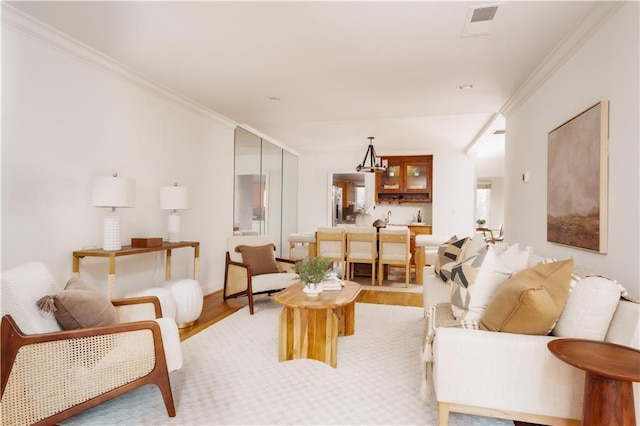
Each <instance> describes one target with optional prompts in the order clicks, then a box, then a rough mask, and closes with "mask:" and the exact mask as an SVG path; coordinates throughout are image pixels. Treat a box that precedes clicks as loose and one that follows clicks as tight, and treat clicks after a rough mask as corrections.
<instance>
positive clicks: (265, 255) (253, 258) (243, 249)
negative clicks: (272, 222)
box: [236, 244, 280, 276]
mask: <svg viewBox="0 0 640 426" xmlns="http://www.w3.org/2000/svg"><path fill="white" fill-rule="evenodd" d="M275 249H276V247H275V246H274V245H273V244H265V245H263V246H238V247H236V251H237V252H239V253H240V254H242V262H243V263H246V264H247V265H249V268H251V275H252V276H255V275H262V274H273V273H277V272H280V271H279V270H278V265H277V264H276V259H275V257H274V250H275Z"/></svg>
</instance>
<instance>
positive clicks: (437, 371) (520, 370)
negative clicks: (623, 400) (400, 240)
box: [423, 266, 640, 425]
mask: <svg viewBox="0 0 640 426" xmlns="http://www.w3.org/2000/svg"><path fill="white" fill-rule="evenodd" d="M423 273H424V286H423V291H424V307H425V315H427V312H428V309H429V307H430V306H432V305H436V304H439V303H449V301H450V299H449V288H450V287H449V285H448V284H446V283H444V282H443V281H442V280H441V279H440V278H438V277H436V276H435V275H434V271H433V267H432V266H428V267H425V268H424V271H423ZM639 318H640V305H639V304H637V303H632V302H630V301H627V300H624V299H620V301H619V302H618V305H617V308H616V310H615V313H614V314H613V318H612V320H611V322H610V325H609V328H608V331H607V333H606V337H605V341H608V342H613V343H618V344H622V345H625V346H631V347H634V348H640V342H639V338H640V324H639V323H640V321H639ZM425 332H426V331H425ZM556 338H557V337H554V336H536V335H521V334H511V333H502V332H491V331H483V330H472V329H464V328H457V327H441V328H438V329H437V331H436V333H435V337H434V339H433V362H432V363H428V364H427V365H426V366H427V367H428V368H427V369H426V372H427V374H429V375H430V378H429V380H428V381H427V382H430V379H431V378H432V379H433V386H434V391H435V396H436V399H437V401H438V405H439V423H440V424H444V425H446V424H448V419H449V413H450V412H460V413H467V414H475V415H482V416H489V417H497V418H504V419H511V420H518V421H524V422H530V423H541V424H580V419H581V417H582V399H583V389H584V380H585V372H584V371H582V370H579V369H577V368H575V367H572V366H570V365H569V364H566V363H564V362H563V361H560V360H559V359H558V358H556V357H555V356H554V355H553V354H551V352H550V351H549V350H548V348H547V343H548V342H549V341H551V340H553V339H556ZM633 388H634V400H635V411H636V419H640V398H639V396H640V386H639V384H638V383H634V385H633Z"/></svg>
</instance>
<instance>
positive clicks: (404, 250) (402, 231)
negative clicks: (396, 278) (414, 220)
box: [378, 227, 411, 287]
mask: <svg viewBox="0 0 640 426" xmlns="http://www.w3.org/2000/svg"><path fill="white" fill-rule="evenodd" d="M379 232H380V234H379V236H378V238H379V248H378V285H382V275H383V268H384V265H403V266H404V268H405V285H406V286H407V287H409V278H410V276H411V250H410V244H409V242H410V234H409V228H407V227H404V228H380V231H379Z"/></svg>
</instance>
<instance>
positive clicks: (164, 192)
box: [160, 183, 189, 243]
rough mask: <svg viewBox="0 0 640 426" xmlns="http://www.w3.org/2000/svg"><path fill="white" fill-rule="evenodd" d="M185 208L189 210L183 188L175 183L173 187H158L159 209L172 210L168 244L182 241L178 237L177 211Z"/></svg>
mask: <svg viewBox="0 0 640 426" xmlns="http://www.w3.org/2000/svg"><path fill="white" fill-rule="evenodd" d="M187 208H189V196H188V193H187V188H186V187H185V186H178V184H177V183H174V184H173V186H162V187H160V209H161V210H172V212H171V213H170V214H169V237H168V239H167V241H168V242H170V243H179V242H180V241H182V240H181V235H180V233H181V229H180V228H181V226H180V214H178V210H184V209H187Z"/></svg>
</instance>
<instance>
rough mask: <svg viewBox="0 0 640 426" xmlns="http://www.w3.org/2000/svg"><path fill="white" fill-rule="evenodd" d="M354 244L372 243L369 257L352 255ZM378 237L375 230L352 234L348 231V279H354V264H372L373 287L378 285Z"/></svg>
mask: <svg viewBox="0 0 640 426" xmlns="http://www.w3.org/2000/svg"><path fill="white" fill-rule="evenodd" d="M352 242H365V243H371V254H370V255H369V256H368V257H366V258H365V257H356V256H354V255H352V254H351V243H352ZM377 244H378V235H377V233H376V231H375V228H373V232H350V230H347V250H346V252H347V256H346V257H347V262H346V265H347V266H346V268H347V279H353V273H354V271H353V264H354V263H370V264H371V285H372V286H373V285H375V283H376V260H377V258H378V249H377Z"/></svg>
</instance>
